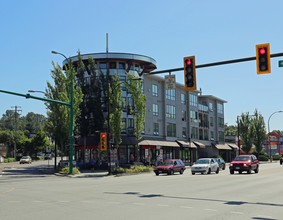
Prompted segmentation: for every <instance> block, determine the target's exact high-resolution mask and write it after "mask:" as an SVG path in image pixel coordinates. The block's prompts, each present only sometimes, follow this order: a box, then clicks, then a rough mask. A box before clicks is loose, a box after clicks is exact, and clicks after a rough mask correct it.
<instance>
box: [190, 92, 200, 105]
mask: <svg viewBox="0 0 283 220" xmlns="http://www.w3.org/2000/svg"><path fill="white" fill-rule="evenodd" d="M190 105H191V106H194V107H197V106H198V97H197V96H196V95H195V94H190Z"/></svg>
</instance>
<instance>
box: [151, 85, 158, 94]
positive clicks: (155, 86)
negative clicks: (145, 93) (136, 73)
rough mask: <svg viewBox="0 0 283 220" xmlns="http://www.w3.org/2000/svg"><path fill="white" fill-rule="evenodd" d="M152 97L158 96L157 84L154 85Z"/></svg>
mask: <svg viewBox="0 0 283 220" xmlns="http://www.w3.org/2000/svg"><path fill="white" fill-rule="evenodd" d="M152 96H158V87H157V85H155V84H152Z"/></svg>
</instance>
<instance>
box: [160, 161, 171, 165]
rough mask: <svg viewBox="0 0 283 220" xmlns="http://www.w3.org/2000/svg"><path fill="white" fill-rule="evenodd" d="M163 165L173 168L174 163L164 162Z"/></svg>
mask: <svg viewBox="0 0 283 220" xmlns="http://www.w3.org/2000/svg"><path fill="white" fill-rule="evenodd" d="M161 165H163V166H171V165H173V161H164V162H163V163H161Z"/></svg>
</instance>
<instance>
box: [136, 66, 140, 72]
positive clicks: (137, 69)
mask: <svg viewBox="0 0 283 220" xmlns="http://www.w3.org/2000/svg"><path fill="white" fill-rule="evenodd" d="M135 71H137V72H139V71H140V66H139V65H138V64H135Z"/></svg>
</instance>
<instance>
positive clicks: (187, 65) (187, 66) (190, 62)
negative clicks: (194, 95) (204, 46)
mask: <svg viewBox="0 0 283 220" xmlns="http://www.w3.org/2000/svg"><path fill="white" fill-rule="evenodd" d="M184 75H185V90H186V91H192V90H196V88H197V83H196V67H195V56H190V57H184Z"/></svg>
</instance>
